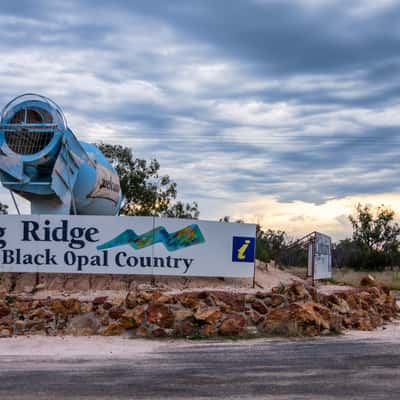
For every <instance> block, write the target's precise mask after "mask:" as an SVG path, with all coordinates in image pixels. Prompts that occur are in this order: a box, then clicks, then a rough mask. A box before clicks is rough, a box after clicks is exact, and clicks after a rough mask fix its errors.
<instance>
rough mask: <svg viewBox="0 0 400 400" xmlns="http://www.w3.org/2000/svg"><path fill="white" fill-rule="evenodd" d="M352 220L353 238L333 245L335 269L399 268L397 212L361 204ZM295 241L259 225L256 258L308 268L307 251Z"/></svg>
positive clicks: (282, 232)
mask: <svg viewBox="0 0 400 400" xmlns="http://www.w3.org/2000/svg"><path fill="white" fill-rule="evenodd" d="M349 221H350V222H351V224H352V227H353V235H352V237H351V238H348V239H344V240H341V241H339V242H338V243H334V244H333V248H332V262H333V266H334V267H336V268H342V267H348V268H351V269H354V270H371V271H379V270H383V269H385V268H386V267H390V268H393V267H394V266H400V251H399V249H400V240H399V237H400V226H399V224H398V223H397V222H395V212H394V211H393V210H392V209H391V208H390V207H387V206H384V205H382V206H380V207H377V208H372V207H371V206H368V205H361V204H358V205H357V207H356V209H355V212H354V214H353V215H350V216H349ZM294 242H295V240H294V239H289V238H288V236H287V235H286V233H285V232H284V231H279V230H277V231H274V230H271V229H268V230H263V229H262V228H261V227H260V226H257V237H256V246H257V247H256V255H257V258H258V259H260V260H262V261H265V262H269V261H270V260H275V261H276V262H277V263H279V264H281V265H286V266H306V265H307V258H308V254H307V249H306V248H304V247H301V246H293V243H294Z"/></svg>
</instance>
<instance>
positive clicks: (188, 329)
mask: <svg viewBox="0 0 400 400" xmlns="http://www.w3.org/2000/svg"><path fill="white" fill-rule="evenodd" d="M177 331H178V334H180V335H182V336H186V337H187V336H193V335H194V334H195V333H196V326H195V325H194V323H193V322H192V321H190V320H188V319H186V320H184V321H183V322H182V323H181V324H180V325H179V326H178V328H177Z"/></svg>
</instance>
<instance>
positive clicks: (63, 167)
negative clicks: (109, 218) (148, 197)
mask: <svg viewBox="0 0 400 400" xmlns="http://www.w3.org/2000/svg"><path fill="white" fill-rule="evenodd" d="M0 179H1V181H2V183H3V185H4V186H5V187H6V188H8V189H10V190H11V191H13V192H15V193H18V194H19V195H20V196H22V197H24V198H25V199H27V200H29V201H30V202H31V212H32V214H81V215H116V214H118V211H119V208H120V205H121V200H122V195H121V190H120V183H119V177H118V175H117V173H116V171H115V169H114V168H113V167H112V166H111V165H110V163H109V162H108V161H107V160H106V158H105V157H104V155H103V154H102V153H101V152H100V150H99V149H98V148H97V147H96V146H94V145H92V144H88V143H84V142H81V141H79V140H78V139H77V138H76V137H75V135H74V134H73V132H72V131H71V130H70V129H69V128H68V125H67V122H66V119H65V117H64V114H63V112H62V111H61V109H60V107H59V106H58V105H57V104H55V103H54V102H53V101H52V100H50V99H48V98H46V97H43V96H40V95H37V94H24V95H22V96H18V97H16V98H15V99H14V100H12V101H11V102H10V103H8V104H7V105H6V106H5V107H4V109H3V111H2V114H1V122H0Z"/></svg>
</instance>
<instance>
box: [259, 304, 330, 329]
mask: <svg viewBox="0 0 400 400" xmlns="http://www.w3.org/2000/svg"><path fill="white" fill-rule="evenodd" d="M322 310H324V311H325V312H326V313H328V311H327V310H326V309H324V308H323V307H322V306H320V305H317V304H315V303H307V304H303V305H300V304H296V303H292V304H290V305H288V306H286V307H282V308H276V309H273V310H272V311H271V312H270V313H269V314H268V315H267V318H266V319H265V322H264V324H263V329H264V331H265V332H266V333H268V334H272V335H285V336H303V335H309V336H315V335H316V334H318V333H319V332H320V331H321V329H329V328H330V325H329V321H327V320H326V319H324V318H322V316H321V314H320V311H322ZM327 315H329V314H327ZM326 318H327V316H326ZM310 326H311V327H310Z"/></svg>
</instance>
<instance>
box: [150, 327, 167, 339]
mask: <svg viewBox="0 0 400 400" xmlns="http://www.w3.org/2000/svg"><path fill="white" fill-rule="evenodd" d="M151 334H152V336H153V337H156V338H165V337H167V336H168V334H167V332H166V331H165V329H162V328H156V329H154V330H152V331H151Z"/></svg>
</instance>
